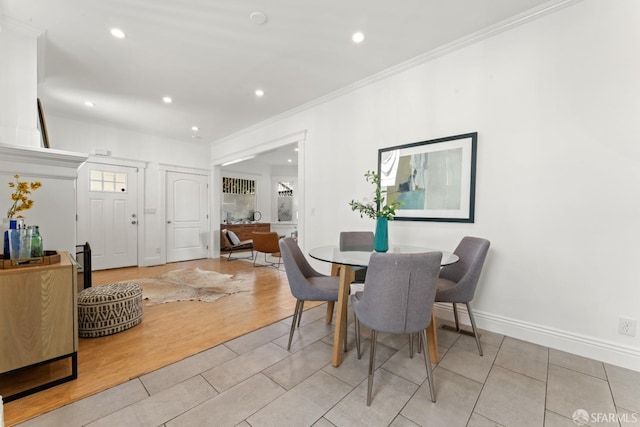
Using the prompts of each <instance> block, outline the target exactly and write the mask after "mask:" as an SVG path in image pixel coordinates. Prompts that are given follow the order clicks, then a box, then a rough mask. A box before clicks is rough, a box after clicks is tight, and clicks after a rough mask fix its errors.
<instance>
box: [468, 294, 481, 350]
mask: <svg viewBox="0 0 640 427" xmlns="http://www.w3.org/2000/svg"><path fill="white" fill-rule="evenodd" d="M467 312H468V313H469V320H471V329H473V336H474V337H475V339H476V344H477V345H478V352H479V353H480V356H482V345H480V335H478V330H477V329H476V320H475V319H474V318H473V313H472V312H471V306H470V305H469V303H467Z"/></svg>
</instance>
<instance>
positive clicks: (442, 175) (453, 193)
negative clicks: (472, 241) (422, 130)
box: [378, 132, 478, 222]
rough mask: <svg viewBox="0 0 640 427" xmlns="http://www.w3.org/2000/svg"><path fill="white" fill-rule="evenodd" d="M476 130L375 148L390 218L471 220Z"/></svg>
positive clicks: (381, 185) (473, 206) (474, 182)
mask: <svg viewBox="0 0 640 427" xmlns="http://www.w3.org/2000/svg"><path fill="white" fill-rule="evenodd" d="M477 145H478V133H477V132H474V133H466V134H463V135H455V136H449V137H446V138H438V139H432V140H429V141H421V142H414V143H410V144H404V145H397V146H395V147H388V148H381V149H379V150H378V174H379V176H380V187H381V189H382V190H385V191H386V192H387V193H386V194H387V198H388V200H389V201H391V200H398V201H399V202H400V203H401V205H400V209H399V210H397V212H396V216H395V220H396V221H440V222H474V214H475V189H476V152H477Z"/></svg>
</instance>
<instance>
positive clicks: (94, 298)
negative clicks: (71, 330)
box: [78, 282, 142, 338]
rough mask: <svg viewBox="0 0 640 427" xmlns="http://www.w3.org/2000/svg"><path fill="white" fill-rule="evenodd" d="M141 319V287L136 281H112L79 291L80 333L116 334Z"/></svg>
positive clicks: (91, 334) (99, 335)
mask: <svg viewBox="0 0 640 427" xmlns="http://www.w3.org/2000/svg"><path fill="white" fill-rule="evenodd" d="M140 322H142V289H141V288H140V286H138V285H136V284H135V283H129V282H127V283H112V284H110V285H101V286H94V287H91V288H87V289H83V290H82V291H80V293H79V294H78V336H80V337H81V338H96V337H103V336H105V335H111V334H115V333H118V332H121V331H124V330H125V329H129V328H131V327H133V326H135V325H137V324H138V323H140Z"/></svg>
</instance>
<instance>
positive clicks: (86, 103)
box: [84, 101, 96, 107]
mask: <svg viewBox="0 0 640 427" xmlns="http://www.w3.org/2000/svg"><path fill="white" fill-rule="evenodd" d="M84 105H86V106H87V107H95V106H96V104H94V103H93V102H91V101H85V102H84Z"/></svg>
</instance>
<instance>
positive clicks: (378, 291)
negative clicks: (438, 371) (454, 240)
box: [351, 252, 442, 406]
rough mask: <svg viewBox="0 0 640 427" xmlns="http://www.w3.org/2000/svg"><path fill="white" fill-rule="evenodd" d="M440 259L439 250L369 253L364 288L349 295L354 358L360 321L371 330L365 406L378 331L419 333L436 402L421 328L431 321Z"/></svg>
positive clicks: (430, 387) (371, 376) (368, 399)
mask: <svg viewBox="0 0 640 427" xmlns="http://www.w3.org/2000/svg"><path fill="white" fill-rule="evenodd" d="M441 259H442V253H441V252H429V253H418V254H397V253H373V254H371V259H370V261H369V268H368V273H367V278H366V279H365V285H364V291H363V292H356V293H355V294H354V295H351V305H352V306H353V310H354V312H355V315H356V347H357V349H358V359H359V358H360V357H361V353H360V324H361V323H362V324H363V325H365V326H367V327H368V328H370V329H371V351H370V354H369V380H368V388H367V406H369V405H371V391H372V388H373V375H374V368H375V359H376V341H377V334H378V332H383V333H390V334H409V335H411V334H416V333H419V334H420V336H421V337H422V339H421V340H420V342H421V346H422V349H423V351H422V353H423V355H424V364H425V367H426V368H427V378H428V381H429V390H430V392H431V400H432V401H433V402H435V401H436V395H435V391H434V388H433V378H432V368H431V359H430V354H429V347H428V346H427V344H426V343H427V335H426V331H425V328H426V327H427V326H429V324H430V323H431V312H432V310H433V302H434V299H435V295H436V280H437V277H438V271H440V261H441Z"/></svg>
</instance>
